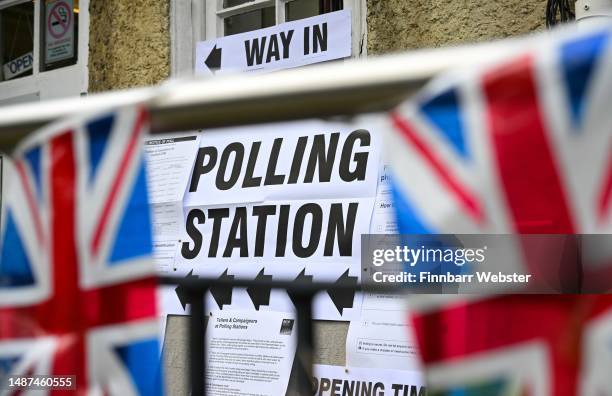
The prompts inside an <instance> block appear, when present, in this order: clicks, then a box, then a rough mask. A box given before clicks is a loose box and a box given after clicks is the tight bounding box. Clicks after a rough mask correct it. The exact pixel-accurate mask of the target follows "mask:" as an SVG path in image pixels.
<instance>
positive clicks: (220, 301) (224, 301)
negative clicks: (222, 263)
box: [209, 269, 234, 309]
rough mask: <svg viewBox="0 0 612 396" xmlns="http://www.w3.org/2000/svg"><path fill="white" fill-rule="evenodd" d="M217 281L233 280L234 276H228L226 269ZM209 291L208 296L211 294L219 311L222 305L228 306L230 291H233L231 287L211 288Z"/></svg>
mask: <svg viewBox="0 0 612 396" xmlns="http://www.w3.org/2000/svg"><path fill="white" fill-rule="evenodd" d="M219 279H223V280H225V279H227V280H233V279H234V275H228V274H227V269H226V270H225V271H224V272H223V273H222V274H221V276H220V277H219ZM209 290H210V294H212V296H213V298H214V299H215V302H216V303H217V305H218V306H219V309H223V306H224V305H230V304H231V303H232V291H233V289H232V288H231V287H227V286H211V288H210V289H209Z"/></svg>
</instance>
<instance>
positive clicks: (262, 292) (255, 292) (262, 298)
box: [247, 268, 272, 311]
mask: <svg viewBox="0 0 612 396" xmlns="http://www.w3.org/2000/svg"><path fill="white" fill-rule="evenodd" d="M264 270H265V268H262V269H261V271H259V274H257V277H256V278H255V280H258V281H262V282H263V281H271V280H272V275H264ZM270 290H271V288H270V287H269V286H268V287H248V288H247V293H248V294H249V297H250V298H251V301H253V305H254V306H255V309H256V310H258V311H259V307H261V306H262V305H270Z"/></svg>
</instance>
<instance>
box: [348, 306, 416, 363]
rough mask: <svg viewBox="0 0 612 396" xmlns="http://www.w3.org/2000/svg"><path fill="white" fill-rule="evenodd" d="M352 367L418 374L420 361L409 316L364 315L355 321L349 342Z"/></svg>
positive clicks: (400, 313)
mask: <svg viewBox="0 0 612 396" xmlns="http://www.w3.org/2000/svg"><path fill="white" fill-rule="evenodd" d="M346 362H347V365H349V366H356V367H380V368H389V369H402V370H418V369H419V361H418V354H417V349H416V342H415V340H414V338H413V332H412V327H411V326H410V325H409V324H408V313H407V312H406V311H405V310H403V311H386V312H385V311H365V310H363V311H362V316H361V319H360V320H355V321H352V322H351V324H350V325H349V331H348V335H347V338H346Z"/></svg>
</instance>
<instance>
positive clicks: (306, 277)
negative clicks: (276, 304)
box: [289, 268, 312, 305]
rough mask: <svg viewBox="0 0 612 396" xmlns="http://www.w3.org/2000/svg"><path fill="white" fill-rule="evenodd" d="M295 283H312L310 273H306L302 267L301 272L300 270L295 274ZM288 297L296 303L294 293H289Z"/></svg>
mask: <svg viewBox="0 0 612 396" xmlns="http://www.w3.org/2000/svg"><path fill="white" fill-rule="evenodd" d="M294 282H295V283H301V284H304V285H305V284H310V283H312V275H306V268H304V269H303V270H302V272H300V274H299V275H298V276H297V278H295V280H294ZM289 298H290V299H291V301H292V302H293V305H297V304H296V303H295V298H294V295H293V294H291V293H289Z"/></svg>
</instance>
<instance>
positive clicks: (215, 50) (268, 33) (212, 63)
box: [195, 10, 351, 75]
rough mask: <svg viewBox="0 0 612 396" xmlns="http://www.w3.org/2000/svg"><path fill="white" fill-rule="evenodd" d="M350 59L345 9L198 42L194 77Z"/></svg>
mask: <svg viewBox="0 0 612 396" xmlns="http://www.w3.org/2000/svg"><path fill="white" fill-rule="evenodd" d="M349 56H351V13H350V11H348V10H342V11H336V12H332V13H328V14H323V15H319V16H315V17H312V18H306V19H301V20H299V21H295V22H288V23H282V24H280V25H276V26H273V27H269V28H265V29H259V30H254V31H252V32H247V33H241V34H235V35H231V36H226V37H221V38H218V39H216V40H210V41H204V42H200V43H198V44H197V46H196V61H195V70H196V74H204V75H210V74H213V73H228V72H229V73H232V72H234V73H235V72H244V71H261V70H267V71H271V70H279V69H287V68H291V67H297V66H304V65H309V64H312V63H318V62H325V61H329V60H333V59H340V58H346V57H349Z"/></svg>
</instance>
